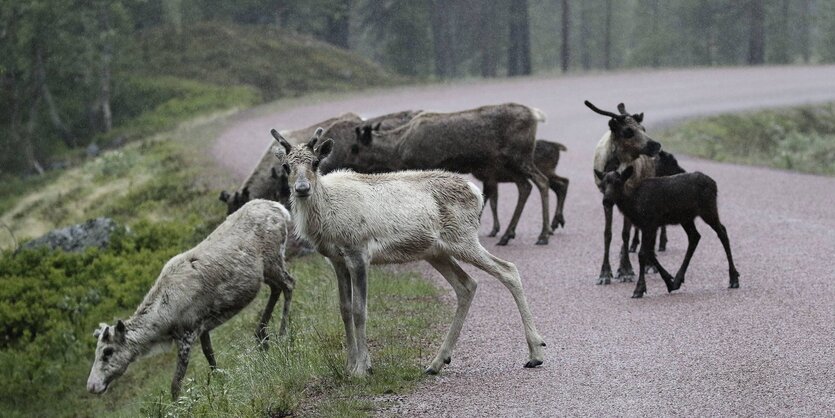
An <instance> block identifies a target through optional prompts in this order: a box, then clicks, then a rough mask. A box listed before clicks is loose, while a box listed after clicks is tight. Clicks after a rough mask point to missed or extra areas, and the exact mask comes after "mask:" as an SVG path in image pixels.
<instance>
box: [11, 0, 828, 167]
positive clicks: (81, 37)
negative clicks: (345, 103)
mask: <svg viewBox="0 0 835 418" xmlns="http://www.w3.org/2000/svg"><path fill="white" fill-rule="evenodd" d="M207 25H209V26H207ZM207 27H208V28H212V30H207V29H206V28H207ZM195 28H198V29H195ZM247 31H249V32H247ZM238 33H250V34H261V35H260V36H259V35H253V36H254V37H255V38H259V37H260V38H266V39H267V40H270V39H272V40H273V41H274V42H275V43H277V44H285V43H288V42H291V40H292V42H295V43H296V44H298V45H305V42H319V43H326V44H329V45H331V46H332V47H333V48H334V50H342V51H341V52H340V53H342V54H343V55H340V56H339V58H338V60H337V64H336V65H337V66H338V62H341V61H347V60H348V58H347V57H348V56H349V55H347V54H350V56H354V57H364V58H365V60H367V61H371V62H372V63H375V64H372V65H376V67H368V66H365V67H363V66H360V67H357V68H355V69H353V68H352V69H345V68H343V69H339V68H337V69H333V70H332V71H331V72H332V73H333V74H334V81H333V84H336V83H337V82H338V83H341V85H342V86H343V87H344V88H362V87H366V86H370V85H378V84H381V83H391V82H399V83H403V82H425V81H439V80H449V79H456V78H465V77H512V76H524V75H529V74H536V73H546V74H549V73H554V74H556V73H560V72H580V71H606V70H617V69H626V68H642V67H650V68H651V67H689V66H734V65H764V64H810V63H811V64H814V63H827V62H835V2H830V1H822V0H795V1H789V0H668V1H661V0H621V1H614V0H585V1H577V0H546V1H528V0H446V1H439V0H241V1H235V2H228V1H220V0H85V1H81V0H66V1H50V0H25V1H20V0H0V106H2V109H3V110H4V111H3V112H0V177H10V176H12V177H19V176H24V175H27V176H28V175H37V174H43V173H44V172H46V171H48V170H50V169H52V168H60V167H61V166H62V165H64V164H66V162H65V161H66V160H67V158H68V157H67V155H83V150H86V149H89V147H90V145H91V144H95V147H99V146H109V145H112V144H117V145H118V144H119V143H122V142H123V141H125V140H129V139H130V138H131V136H132V135H134V134H136V132H135V131H131V130H129V129H127V128H126V127H127V126H131V122H132V121H133V122H135V119H136V118H138V117H141V116H143V115H145V113H146V112H147V111H148V110H149V109H151V108H156V107H158V106H160V104H162V103H167V108H166V109H164V110H165V112H164V113H165V114H166V115H168V116H167V117H168V119H170V120H166V123H167V124H168V125H170V124H171V123H174V121H175V119H177V118H180V117H187V116H189V115H192V114H194V113H196V112H199V111H207V110H212V109H218V108H224V107H229V106H231V105H251V104H255V103H258V102H264V101H268V100H274V99H277V98H281V97H287V96H294V95H300V94H304V93H306V92H308V91H312V90H329V86H330V85H331V84H328V82H327V81H324V82H322V83H319V84H317V85H311V83H310V82H309V81H308V80H309V79H302V80H299V79H293V78H292V77H293V74H292V73H300V72H305V71H308V70H310V71H314V70H315V69H314V70H311V69H309V68H292V66H291V67H290V68H288V67H286V66H283V65H282V64H284V63H283V62H272V63H269V62H264V61H257V60H258V58H259V57H258V56H257V54H258V53H259V52H258V49H257V48H252V49H249V48H246V40H245V39H243V38H242V39H238V40H237V44H236V43H235V42H233V41H232V40H230V39H231V38H232V37H234V36H235V34H238ZM218 34H220V35H218ZM227 35H228V36H227ZM196 40H199V41H201V42H196ZM241 44H243V45H244V47H239V46H238V45H241ZM346 53H347V54H346ZM234 54H240V55H238V56H234ZM247 54H250V55H247ZM334 54H336V52H334ZM233 56H234V57H233ZM161 57H162V58H161ZM163 58H164V59H163ZM230 62H237V66H238V67H236V68H234V69H233V70H230V69H229V68H226V67H229V66H233V65H232V64H229V63H230ZM256 62H257V65H256ZM248 63H252V65H250V66H248ZM369 68H374V70H373V71H375V72H377V71H379V73H380V74H379V75H377V76H375V77H369V76H368V73H369V71H371V70H369ZM384 73H385V74H388V75H383V74H384ZM282 76H287V77H290V78H289V81H282V80H281V79H280V77H282ZM364 77H365V78H364ZM277 78H279V79H277ZM314 78H318V79H321V77H319V76H317V77H314ZM381 80H385V81H381ZM392 80H394V81H392ZM313 84H316V83H313ZM229 97H232V99H229ZM172 99H177V100H179V101H174V102H173V104H172V101H171V100H172ZM186 99H188V100H186ZM195 103H196V104H195ZM145 116H147V115H145ZM154 122H156V120H154ZM141 124H145V125H149V123H148V119H147V117H146V119H143V120H142V122H141ZM160 124H162V125H165V123H162V122H160ZM134 125H136V123H134ZM168 125H166V126H168ZM139 131H140V132H141V133H143V134H148V133H152V132H149V131H148V129H147V128H146V129H144V130H143V129H140V130H139Z"/></svg>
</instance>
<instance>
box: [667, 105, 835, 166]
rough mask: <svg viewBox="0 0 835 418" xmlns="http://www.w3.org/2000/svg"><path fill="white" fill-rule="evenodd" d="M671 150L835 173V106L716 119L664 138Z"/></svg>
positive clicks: (690, 124) (673, 131)
mask: <svg viewBox="0 0 835 418" xmlns="http://www.w3.org/2000/svg"><path fill="white" fill-rule="evenodd" d="M663 138H664V147H665V148H668V149H670V150H673V151H676V152H681V153H684V154H689V155H693V156H696V157H701V158H707V159H711V160H717V161H722V162H732V163H739V164H748V165H759V166H767V167H773V168H781V169H786V170H796V171H800V172H804V173H812V174H824V175H830V176H832V175H835V104H833V103H830V104H826V105H820V106H799V107H792V108H784V109H773V110H764V111H757V112H746V113H739V114H728V115H720V116H712V117H707V118H700V119H695V120H691V121H687V122H685V123H684V124H682V125H679V126H677V127H676V128H674V129H670V130H667V131H666V132H665V133H664V134H663Z"/></svg>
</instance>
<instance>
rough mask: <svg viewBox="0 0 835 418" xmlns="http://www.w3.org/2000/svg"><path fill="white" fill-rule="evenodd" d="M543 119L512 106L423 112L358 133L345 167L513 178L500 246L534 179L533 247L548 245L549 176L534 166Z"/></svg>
mask: <svg viewBox="0 0 835 418" xmlns="http://www.w3.org/2000/svg"><path fill="white" fill-rule="evenodd" d="M544 121H545V115H544V114H543V113H542V112H541V111H539V110H537V109H533V108H530V107H527V106H523V105H520V104H516V103H506V104H501V105H494V106H483V107H480V108H477V109H471V110H465V111H462V112H454V113H429V112H423V113H420V114H418V115H417V116H415V117H414V119H412V120H411V121H410V122H409V123H407V124H405V125H403V126H401V127H399V128H396V129H391V130H388V131H377V130H374V129H366V128H365V127H364V128H363V129H362V130H361V132H360V134H361V135H360V136H359V138H358V140H359V143H358V144H357V147H356V148H355V150H356V152H352V153H351V155H350V156H349V159H348V161H349V165H359V166H365V167H369V166H371V167H376V168H377V169H378V171H379V172H387V171H398V170H408V169H412V170H423V169H442V170H448V171H453V172H457V173H461V174H472V175H473V176H475V177H476V178H477V179H480V180H482V181H484V182H488V183H489V184H495V183H497V182H498V180H496V179H497V174H498V170H500V169H501V170H504V172H505V174H507V175H509V177H510V178H512V181H513V182H515V183H516V186H517V188H518V189H519V199H518V201H517V203H516V209H515V210H514V212H513V217H512V218H511V220H510V224H509V225H508V227H507V230H505V233H504V235H502V237H501V239H500V240H499V242H498V245H507V243H508V242H509V241H510V240H511V239H513V238H515V237H516V225H517V224H518V223H519V218H520V216H521V215H522V210H523V209H524V207H525V202H526V201H527V199H528V196H529V195H530V192H531V185H530V183H529V182H528V180H532V181H533V182H534V184H535V185H536V187H537V188H538V189H539V193H540V197H541V198H542V230H541V232H540V234H539V238H538V239H537V242H536V244H537V245H546V244H548V239H549V237H550V235H551V233H552V230H551V227H550V224H549V219H548V215H549V214H548V186H549V184H548V177H546V176H545V174H543V173H541V172H540V171H539V170H538V169H537V168H536V164H535V163H534V149H535V146H536V144H535V138H536V126H537V122H544Z"/></svg>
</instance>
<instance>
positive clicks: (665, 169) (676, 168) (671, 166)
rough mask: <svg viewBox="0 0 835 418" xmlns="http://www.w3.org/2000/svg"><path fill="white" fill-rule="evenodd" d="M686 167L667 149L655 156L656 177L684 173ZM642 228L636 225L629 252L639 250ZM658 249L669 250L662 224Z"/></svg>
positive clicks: (665, 231) (665, 227) (665, 228)
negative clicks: (679, 163)
mask: <svg viewBox="0 0 835 418" xmlns="http://www.w3.org/2000/svg"><path fill="white" fill-rule="evenodd" d="M684 172H685V171H684V169H683V168H681V166H680V165H678V160H676V157H675V156H674V155H673V154H670V153H669V152H666V151H659V152H658V155H656V156H655V177H666V176H674V175H676V174H681V173H684ZM640 235H641V234H640V228H638V226H637V225H635V234H634V235H633V238H632V245H631V246H630V247H629V252H630V253H634V252H636V251H637V250H638V244H640V242H641V239H640V238H639V237H640ZM658 251H659V252H663V251H667V226H666V225H662V226H661V232H660V233H659V238H658Z"/></svg>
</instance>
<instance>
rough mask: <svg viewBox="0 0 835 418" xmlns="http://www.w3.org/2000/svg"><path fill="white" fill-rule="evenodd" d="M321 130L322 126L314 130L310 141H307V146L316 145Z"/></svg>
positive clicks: (320, 135)
mask: <svg viewBox="0 0 835 418" xmlns="http://www.w3.org/2000/svg"><path fill="white" fill-rule="evenodd" d="M322 132H325V130H324V129H322V127H321V126H320V127H318V128H316V132H314V133H313V136H312V137H311V138H310V141H308V142H307V147H308V148H310V149H313V147H315V146H316V142H318V141H319V138H321V137H322Z"/></svg>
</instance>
